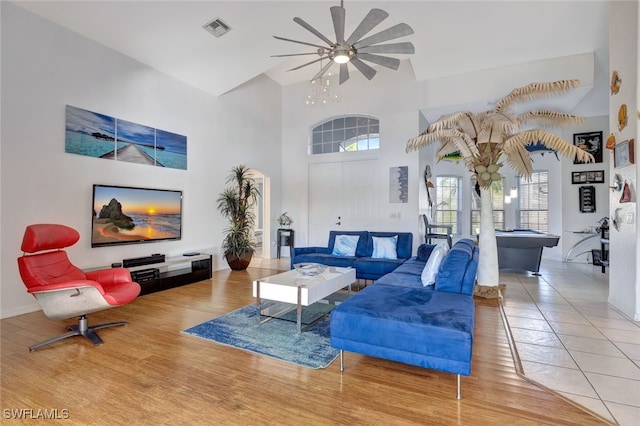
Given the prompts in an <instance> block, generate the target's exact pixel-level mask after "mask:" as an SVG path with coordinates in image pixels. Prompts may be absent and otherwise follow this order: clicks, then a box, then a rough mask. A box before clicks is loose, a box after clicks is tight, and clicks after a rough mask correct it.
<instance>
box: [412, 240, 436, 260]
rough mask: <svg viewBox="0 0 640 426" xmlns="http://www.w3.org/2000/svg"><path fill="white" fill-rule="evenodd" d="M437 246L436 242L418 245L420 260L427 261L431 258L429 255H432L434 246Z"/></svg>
mask: <svg viewBox="0 0 640 426" xmlns="http://www.w3.org/2000/svg"><path fill="white" fill-rule="evenodd" d="M435 246H436V245H435V244H425V243H423V244H420V246H418V254H417V258H418V260H420V261H422V262H426V261H427V260H429V256H430V255H431V252H432V251H433V248H434V247H435Z"/></svg>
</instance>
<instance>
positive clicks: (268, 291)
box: [253, 266, 356, 333]
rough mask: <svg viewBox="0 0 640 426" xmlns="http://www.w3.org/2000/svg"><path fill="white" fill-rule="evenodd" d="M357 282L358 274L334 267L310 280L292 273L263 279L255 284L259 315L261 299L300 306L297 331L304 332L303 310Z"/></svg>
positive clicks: (297, 310)
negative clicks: (304, 307)
mask: <svg viewBox="0 0 640 426" xmlns="http://www.w3.org/2000/svg"><path fill="white" fill-rule="evenodd" d="M355 281H356V270H355V269H353V268H337V267H333V266H329V267H327V269H326V270H325V271H324V272H322V273H321V274H319V275H316V276H312V277H308V276H305V275H302V274H301V273H300V272H298V271H296V270H295V269H292V270H290V271H287V272H282V273H280V274H276V275H271V276H269V277H265V278H260V279H259V280H256V281H254V282H253V297H255V298H256V306H257V307H258V315H261V311H262V306H261V299H268V300H274V301H277V302H284V303H290V304H293V305H296V329H297V331H298V333H300V332H301V331H302V307H303V306H309V305H312V304H313V303H316V302H319V301H321V300H323V299H325V298H327V297H328V296H330V295H332V294H334V293H336V292H337V291H339V290H341V289H343V288H345V287H348V290H349V293H351V284H352V283H354V282H355Z"/></svg>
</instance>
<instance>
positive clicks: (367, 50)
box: [272, 1, 415, 84]
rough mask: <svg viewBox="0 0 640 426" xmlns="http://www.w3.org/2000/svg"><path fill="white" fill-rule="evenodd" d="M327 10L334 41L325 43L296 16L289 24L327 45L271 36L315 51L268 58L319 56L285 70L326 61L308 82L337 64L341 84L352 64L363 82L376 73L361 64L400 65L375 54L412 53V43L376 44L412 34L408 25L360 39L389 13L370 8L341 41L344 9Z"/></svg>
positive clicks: (321, 37) (341, 6)
mask: <svg viewBox="0 0 640 426" xmlns="http://www.w3.org/2000/svg"><path fill="white" fill-rule="evenodd" d="M330 10H331V18H332V19H333V27H334V30H335V33H336V41H335V42H333V41H331V40H329V39H328V38H327V37H325V36H324V35H323V34H322V33H321V32H320V31H318V30H316V29H315V28H313V27H312V26H311V25H309V24H308V23H307V22H305V21H304V20H303V19H302V18H299V17H297V16H296V17H295V18H293V21H294V22H295V23H297V24H299V25H300V26H302V27H303V28H304V29H306V30H307V31H309V32H311V33H312V34H314V35H315V36H316V37H318V38H319V39H320V40H322V41H323V42H325V43H326V44H327V46H321V45H319V44H314V43H307V42H305V41H299V40H291V39H288V38H284V37H278V36H273V37H274V38H276V39H278V40H283V41H290V42H293V43H299V44H304V45H307V46H313V47H317V50H316V51H315V52H312V53H293V54H288V55H273V56H272V57H285V56H302V55H319V56H320V58H318V59H315V60H313V61H310V62H307V63H305V64H302V65H300V66H297V67H295V68H291V69H290V70H289V71H295V70H298V69H300V68H303V67H306V66H307V65H311V64H314V63H316V62H320V61H322V60H323V59H327V58H328V59H329V61H328V62H327V64H326V65H324V66H321V69H320V71H319V72H318V73H317V74H316V75H315V76H314V77H313V79H312V80H315V79H317V78H320V77H322V76H323V75H324V74H325V73H326V72H327V71H328V70H329V68H331V66H332V65H333V64H334V63H336V64H339V65H340V84H342V83H344V82H345V81H347V80H348V79H349V69H348V66H347V65H348V64H349V63H351V64H353V66H354V67H356V69H358V71H360V72H361V73H362V74H363V75H364V76H365V77H366V78H367V79H369V80H371V79H372V78H373V76H375V75H376V70H375V69H374V68H372V67H371V66H370V65H368V64H366V63H364V62H363V61H367V62H372V63H374V64H378V65H382V66H383V67H387V68H391V69H394V70H397V69H398V67H399V66H400V60H399V59H397V58H391V57H389V56H382V55H377V53H385V54H398V53H400V54H411V53H414V52H415V49H414V47H413V44H411V43H410V42H400V43H389V44H379V43H383V42H385V41H389V40H393V39H396V38H400V37H404V36H407V35H411V34H413V29H411V27H410V26H409V25H407V24H404V23H402V24H397V25H394V26H392V27H390V28H387V29H386V30H383V31H380V32H378V33H375V34H373V35H371V36H369V37H366V38H363V37H364V36H365V35H366V34H368V33H369V32H370V31H371V30H373V29H374V28H375V27H376V26H377V25H378V24H380V23H381V22H382V21H384V20H385V19H386V18H387V17H388V16H389V14H388V13H387V12H385V11H384V10H382V9H371V10H370V11H369V13H368V14H367V15H366V16H365V17H364V19H363V20H362V22H360V24H359V25H358V26H357V27H356V29H355V30H354V31H353V33H352V34H351V35H350V36H349V37H348V38H347V39H345V35H344V30H345V14H346V13H345V8H344V7H343V2H342V1H340V6H333V7H331V8H330ZM321 65H322V63H321Z"/></svg>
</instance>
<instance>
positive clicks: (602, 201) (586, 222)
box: [558, 116, 611, 263]
mask: <svg viewBox="0 0 640 426" xmlns="http://www.w3.org/2000/svg"><path fill="white" fill-rule="evenodd" d="M598 131H601V132H602V135H603V136H602V137H603V143H605V142H606V140H607V137H608V136H609V117H608V116H599V117H588V118H587V120H586V121H585V123H584V124H581V125H579V126H576V127H575V128H573V129H571V131H564V132H563V137H564V138H565V139H566V140H568V141H570V142H571V141H573V133H585V132H598ZM610 157H611V151H610V150H608V149H606V148H604V147H603V152H602V163H588V164H573V159H571V158H566V157H561V160H562V199H561V200H559V202H560V204H558V205H561V206H562V223H563V227H562V234H558V235H561V236H562V238H561V239H560V245H561V247H562V256H563V258H564V256H565V255H566V254H567V252H568V251H569V250H570V249H571V247H572V246H573V245H574V244H576V243H577V242H578V241H580V240H581V239H582V238H584V237H586V236H587V235H585V234H578V233H575V232H574V231H581V230H585V229H588V228H589V227H593V226H596V225H597V224H598V221H599V220H600V219H602V218H603V217H606V216H609V196H610V195H611V190H610V189H609V185H610V184H609V182H611V179H610V170H609V158H610ZM592 170H604V183H594V184H588V185H589V186H594V187H595V189H596V211H595V212H593V213H581V212H580V204H579V199H578V191H579V189H578V188H580V187H581V186H583V185H578V184H575V185H574V184H572V183H571V173H572V172H574V171H575V172H588V171H592ZM592 249H598V250H600V237H599V235H598V236H596V237H594V238H590V239H589V240H587V241H585V242H583V243H581V244H580V245H578V246H577V247H576V248H575V250H574V251H573V252H572V253H571V258H574V256H575V255H577V254H579V253H583V252H585V251H587V252H588V253H586V254H582V255H580V256H576V257H575V258H574V261H575V262H581V263H586V262H587V261H589V262H591V261H592V256H591V252H590V250H592Z"/></svg>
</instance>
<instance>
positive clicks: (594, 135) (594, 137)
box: [573, 132, 602, 164]
mask: <svg viewBox="0 0 640 426" xmlns="http://www.w3.org/2000/svg"><path fill="white" fill-rule="evenodd" d="M573 145H575V146H577V147H578V148H582V149H584V150H585V151H587V152H588V153H589V154H591V155H593V158H594V159H595V162H596V163H602V132H587V133H574V134H573ZM573 164H581V162H580V161H578V159H577V158H576V159H574V160H573Z"/></svg>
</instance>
